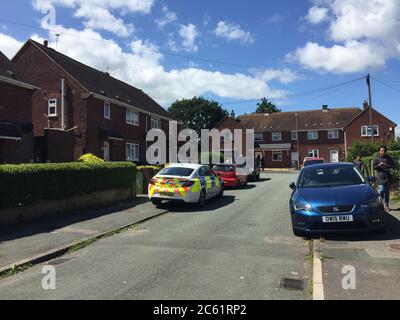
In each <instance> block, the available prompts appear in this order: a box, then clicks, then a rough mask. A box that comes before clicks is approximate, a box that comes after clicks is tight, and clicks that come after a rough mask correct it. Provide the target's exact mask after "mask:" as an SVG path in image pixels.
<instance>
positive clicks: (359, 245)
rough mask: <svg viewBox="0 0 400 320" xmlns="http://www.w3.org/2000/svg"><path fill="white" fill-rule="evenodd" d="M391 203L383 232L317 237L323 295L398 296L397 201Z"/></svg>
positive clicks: (399, 216) (399, 237)
mask: <svg viewBox="0 0 400 320" xmlns="http://www.w3.org/2000/svg"><path fill="white" fill-rule="evenodd" d="M391 207H392V208H393V209H394V210H392V212H391V214H390V215H389V214H388V215H387V221H388V224H389V230H388V232H387V233H386V234H369V235H359V236H344V235H343V236H330V237H326V238H325V239H323V240H322V241H320V246H321V256H322V269H323V277H324V279H323V282H324V293H325V299H327V300H376V299H379V300H380V299H384V300H399V299H400V221H399V220H400V203H395V204H392V206H391ZM352 275H354V278H353V279H350V278H346V279H345V281H344V278H345V277H346V276H352ZM343 281H344V283H345V286H344V287H343V286H342V282H343ZM353 281H354V282H353Z"/></svg>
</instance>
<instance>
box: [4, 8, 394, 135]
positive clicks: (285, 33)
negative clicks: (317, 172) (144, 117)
mask: <svg viewBox="0 0 400 320" xmlns="http://www.w3.org/2000/svg"><path fill="white" fill-rule="evenodd" d="M53 9H54V12H55V13H56V15H55V20H54V21H53V20H52V19H45V20H43V18H44V17H45V16H47V15H48V14H49V12H53V11H52V10H53ZM399 21H400V3H399V1H396V0H372V1H368V3H367V4H366V1H362V0H332V1H326V0H310V1H308V0H268V1H265V0H249V1H241V0H229V1H228V0H220V1H211V0H202V1H187V0H171V1H166V0H164V1H163V0H125V1H122V0H113V1H107V0H86V1H85V0H18V1H14V2H12V1H7V2H5V3H2V10H1V12H0V50H2V51H3V52H5V53H6V54H7V55H8V56H10V57H11V56H12V55H13V54H14V53H15V52H16V51H17V50H18V48H19V47H20V46H21V45H22V43H23V42H24V41H26V40H27V39H28V38H30V37H32V38H34V39H36V40H38V41H43V40H44V39H49V40H50V45H51V46H53V47H55V46H56V37H55V34H56V33H59V34H60V37H59V38H58V43H57V49H58V50H60V51H62V52H64V53H66V54H68V55H70V56H72V57H73V58H75V59H78V60H80V61H82V62H84V63H87V64H89V65H91V66H93V67H95V68H98V69H100V70H104V71H105V70H106V69H109V70H110V73H111V74H112V75H113V76H115V77H118V78H121V79H122V80H124V81H127V82H129V83H131V84H133V85H135V86H137V87H139V88H142V89H143V90H144V91H145V92H147V93H149V94H150V95H151V96H152V97H154V98H155V99H156V100H157V101H159V102H160V103H161V104H162V105H164V106H166V107H167V106H168V105H169V104H170V103H171V102H172V101H174V100H175V99H180V98H190V97H192V96H194V95H203V96H205V97H208V98H212V99H215V100H218V101H219V102H221V103H223V105H224V107H226V108H227V109H228V110H232V109H233V110H235V112H236V114H242V113H250V112H253V111H254V110H255V108H256V106H255V105H256V100H258V99H259V98H261V97H263V96H265V97H267V98H269V99H270V100H272V101H273V102H275V103H276V104H278V106H279V107H280V108H281V109H283V110H285V111H291V110H302V109H312V108H320V107H321V105H323V104H328V105H329V106H331V107H350V106H358V107H361V106H362V102H363V100H364V99H366V98H367V87H366V82H365V80H364V79H361V80H358V81H354V82H351V83H349V84H347V85H343V86H339V87H334V88H332V89H330V90H322V91H316V92H314V93H313V94H310V93H309V92H310V91H315V90H317V89H321V88H326V87H330V86H333V85H336V84H341V83H344V82H347V81H351V80H354V79H358V78H361V77H363V76H365V75H366V74H367V73H371V75H372V76H373V77H374V78H373V79H372V86H373V103H374V106H375V107H376V108H377V109H378V110H379V111H381V112H382V113H384V114H385V115H387V116H388V117H389V118H391V119H392V120H394V121H395V122H397V123H399V124H400V112H399V111H398V105H397V102H398V101H399V100H400V61H399V58H400V34H399V33H398V32H397V31H398V30H399V25H398V24H399ZM21 24H23V25H21ZM217 62H221V63H217ZM398 131H400V130H398Z"/></svg>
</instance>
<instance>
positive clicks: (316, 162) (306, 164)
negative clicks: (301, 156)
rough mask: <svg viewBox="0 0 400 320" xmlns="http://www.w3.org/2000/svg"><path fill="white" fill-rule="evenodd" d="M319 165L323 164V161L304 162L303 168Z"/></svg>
mask: <svg viewBox="0 0 400 320" xmlns="http://www.w3.org/2000/svg"><path fill="white" fill-rule="evenodd" d="M320 163H324V160H308V161H306V162H304V166H305V167H306V166H311V165H313V164H320Z"/></svg>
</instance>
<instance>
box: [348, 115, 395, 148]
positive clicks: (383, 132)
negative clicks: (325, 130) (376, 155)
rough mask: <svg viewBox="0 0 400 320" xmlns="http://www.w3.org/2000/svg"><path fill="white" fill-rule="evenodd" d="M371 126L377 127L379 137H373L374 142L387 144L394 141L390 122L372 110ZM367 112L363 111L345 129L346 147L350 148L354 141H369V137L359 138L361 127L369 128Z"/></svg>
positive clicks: (393, 132)
mask: <svg viewBox="0 0 400 320" xmlns="http://www.w3.org/2000/svg"><path fill="white" fill-rule="evenodd" d="M372 124H373V125H378V126H379V137H374V141H375V142H380V143H388V142H389V141H390V140H392V139H394V136H395V130H394V128H393V130H392V131H390V130H389V128H390V127H391V126H392V124H391V123H390V121H388V119H386V118H385V117H384V116H382V115H381V114H379V113H378V112H376V111H375V110H373V112H372ZM369 125H370V120H369V112H368V111H365V112H364V113H363V114H362V115H361V116H360V117H359V118H357V119H356V120H355V121H353V122H352V123H351V124H350V125H349V126H348V127H347V128H346V132H347V146H348V147H350V146H351V144H352V143H353V142H354V141H357V140H360V141H371V137H362V136H361V127H362V126H369Z"/></svg>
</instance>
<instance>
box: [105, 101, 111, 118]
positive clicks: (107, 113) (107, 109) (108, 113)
mask: <svg viewBox="0 0 400 320" xmlns="http://www.w3.org/2000/svg"><path fill="white" fill-rule="evenodd" d="M104 118H106V119H111V106H110V103H109V102H107V101H104Z"/></svg>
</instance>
